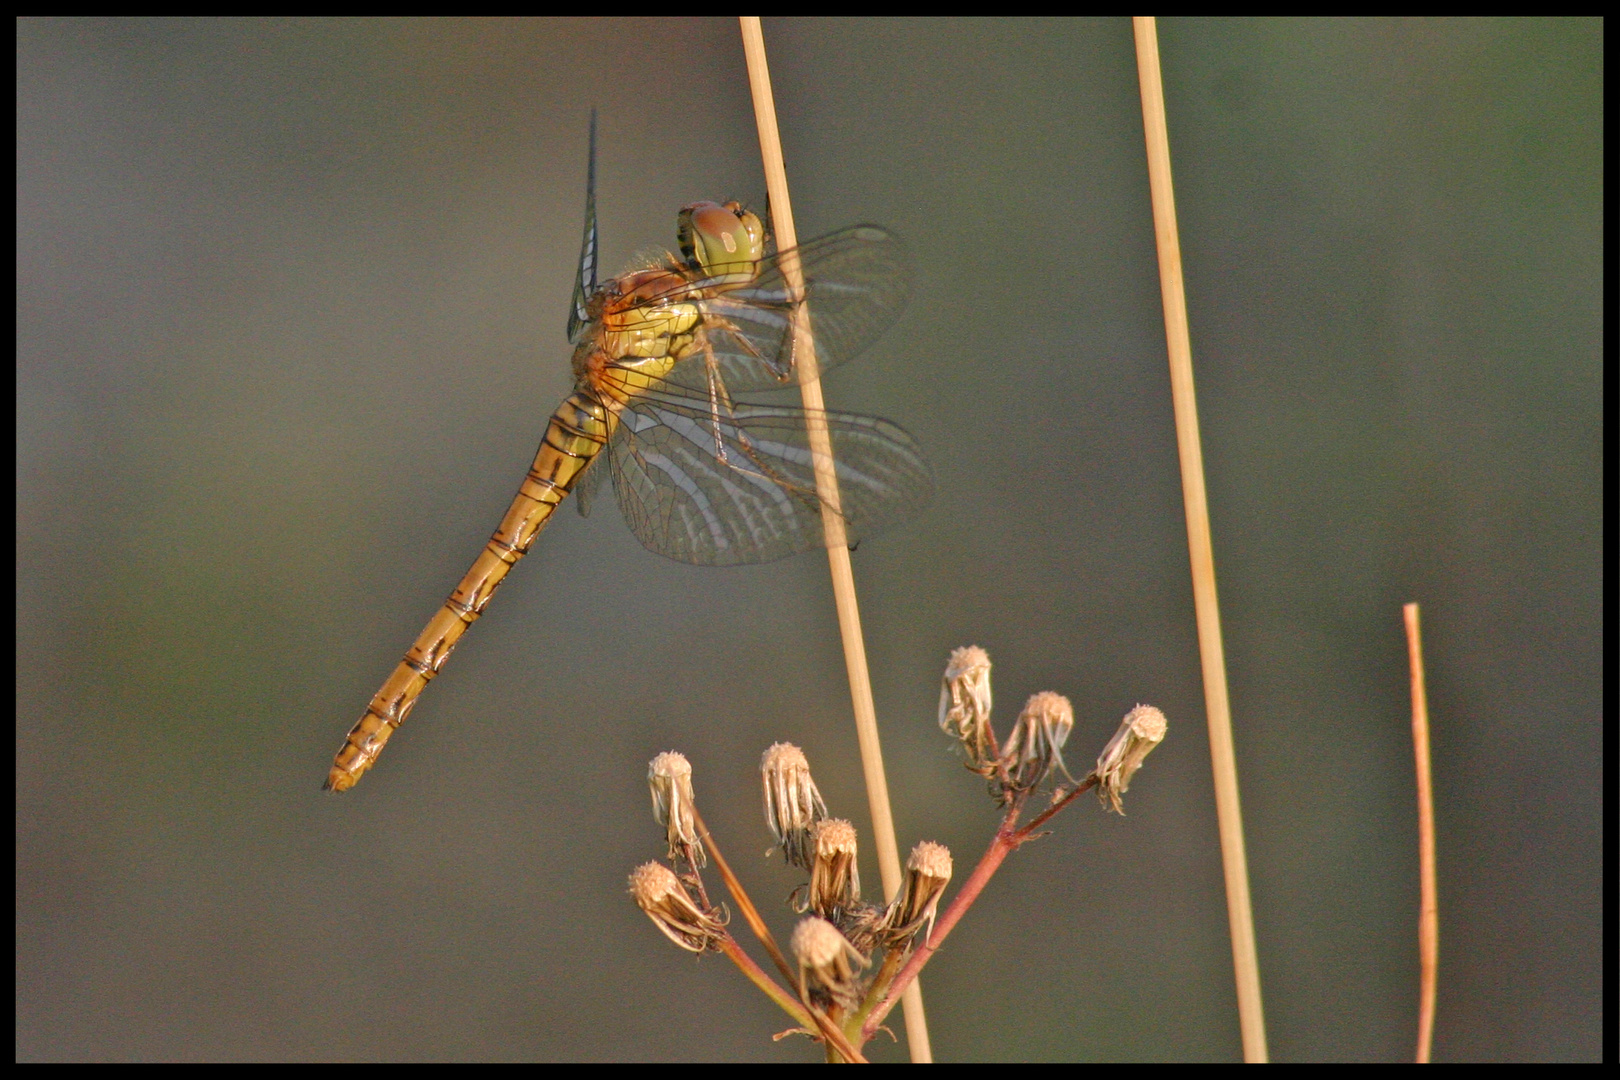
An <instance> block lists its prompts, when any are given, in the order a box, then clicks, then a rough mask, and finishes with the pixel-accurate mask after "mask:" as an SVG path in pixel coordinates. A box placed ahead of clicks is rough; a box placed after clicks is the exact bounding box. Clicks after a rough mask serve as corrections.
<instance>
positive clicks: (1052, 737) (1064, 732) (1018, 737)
mask: <svg viewBox="0 0 1620 1080" xmlns="http://www.w3.org/2000/svg"><path fill="white" fill-rule="evenodd" d="M1073 729H1074V709H1073V707H1071V706H1070V705H1069V699H1068V698H1066V697H1064V696H1063V695H1062V694H1054V693H1052V691H1050V690H1042V691H1041V692H1040V693H1039V694H1033V695H1031V696H1030V699H1029V700H1028V701H1027V702H1025V703H1024V711H1023V712H1021V713H1019V714H1018V722H1017V723H1016V724H1014V725H1013V730H1012V734H1011V735H1009V736H1007V744H1006V745H1005V746H1004V747H1002V751H1001V764H1002V765H1003V767H1005V769H1006V770H1007V783H1006V792H1004V793H1003V794H1004V797H1005V794H1006V793H1007V792H1014V791H1029V790H1031V789H1033V788H1034V787H1035V786H1036V785H1037V784H1039V783H1040V782H1041V781H1042V780H1045V779H1046V777H1047V776H1048V775H1049V774H1050V773H1051V772H1052V769H1053V768H1059V769H1062V770H1063V775H1064V776H1068V775H1069V770H1068V767H1067V766H1065V765H1064V764H1063V744H1064V742H1065V741H1067V739H1068V738H1069V732H1070V731H1072V730H1073ZM1069 778H1070V779H1071V780H1072V779H1074V778H1073V777H1069Z"/></svg>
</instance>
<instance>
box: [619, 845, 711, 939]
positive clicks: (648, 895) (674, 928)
mask: <svg viewBox="0 0 1620 1080" xmlns="http://www.w3.org/2000/svg"><path fill="white" fill-rule="evenodd" d="M630 895H631V896H633V897H635V898H636V904H637V905H638V906H639V907H640V908H641V910H642V911H645V912H646V913H647V916H648V917H649V918H650V919H652V921H653V925H654V926H656V927H658V929H660V930H662V931H663V932H664V936H665V937H667V938H669V940H671V941H673V942H674V943H675V944H677V945H679V946H680V947H681V948H683V949H686V950H688V951H690V952H695V953H701V952H703V951H704V950H706V949H716V950H717V949H719V947H720V939H721V938H723V937H724V936H725V932H726V931H725V927H723V926H722V925H721V924H720V920H718V919H716V918H715V917H714V915H713V914H711V913H710V912H706V911H704V910H703V909H702V908H700V907H698V906H697V904H695V903H693V901H692V897H691V896H690V895H689V894H688V893H687V891H686V887H685V886H684V885H682V884H681V879H680V878H678V877H676V876H675V872H674V871H673V870H671V869H670V868H669V867H667V866H665V865H664V864H663V863H659V862H650V863H643V864H642V865H641V866H638V867H636V868H635V869H634V870H632V871H631V872H630Z"/></svg>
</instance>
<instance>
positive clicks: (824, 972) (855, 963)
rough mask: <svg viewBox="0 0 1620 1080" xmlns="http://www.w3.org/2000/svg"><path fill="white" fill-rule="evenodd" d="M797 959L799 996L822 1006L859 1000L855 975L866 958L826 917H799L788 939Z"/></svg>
mask: <svg viewBox="0 0 1620 1080" xmlns="http://www.w3.org/2000/svg"><path fill="white" fill-rule="evenodd" d="M788 948H789V949H790V950H791V951H792V953H793V958H794V959H795V960H797V961H798V963H799V996H800V997H802V998H804V999H805V1000H806V1001H809V1002H811V1003H812V1004H814V1005H816V1006H818V1007H820V1008H823V1009H825V1008H826V1007H827V1006H828V1005H842V1006H844V1007H846V1008H849V1007H853V1006H854V1005H855V1004H856V1003H857V1002H858V1001H859V1000H860V989H861V988H860V982H859V981H858V980H857V978H856V975H857V973H858V972H859V970H860V969H861V968H864V967H865V966H866V965H867V964H868V963H869V961H868V960H867V958H866V957H865V956H862V955H861V953H860V952H859V951H858V950H857V949H856V948H855V946H853V945H851V944H850V943H849V940H848V939H847V938H845V937H844V935H843V934H841V933H839V931H838V927H836V926H834V925H833V924H832V923H830V922H828V921H827V920H826V919H821V918H817V917H816V916H814V915H811V916H810V917H809V918H806V919H801V920H800V921H799V925H798V926H796V927H794V928H793V936H792V937H791V938H789V939H788Z"/></svg>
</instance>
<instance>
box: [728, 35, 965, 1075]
mask: <svg viewBox="0 0 1620 1080" xmlns="http://www.w3.org/2000/svg"><path fill="white" fill-rule="evenodd" d="M741 22H742V38H743V53H744V55H745V57H746V58H747V61H748V85H749V88H750V89H751V90H752V91H753V97H754V119H755V122H756V123H757V125H758V127H759V149H760V156H761V157H762V158H763V159H764V165H765V190H766V191H767V192H768V193H769V195H770V201H771V228H772V231H773V232H774V233H775V235H776V246H777V249H778V250H780V251H783V252H787V253H789V254H788V257H787V258H785V259H783V260H782V264H781V265H782V274H783V276H784V277H785V278H786V279H787V284H788V288H789V289H790V290H792V291H793V293H794V294H795V295H796V296H803V295H804V281H803V278H802V277H801V275H800V270H799V263H798V259H797V258H796V257H795V256H794V255H793V254H792V252H793V250H794V249H795V248H797V247H798V234H797V233H796V232H795V231H794V228H793V204H792V202H791V201H790V200H789V198H788V186H787V170H786V168H785V166H784V165H783V163H782V140H781V136H780V134H779V133H778V131H777V127H776V101H775V98H774V96H773V95H772V93H771V76H770V68H769V67H768V66H767V64H766V61H765V37H764V33H763V31H762V30H761V29H760V25H759V18H758V17H757V16H746V15H745V16H743V17H742V19H741ZM807 329H808V327H807V326H806V324H805V322H804V308H803V305H800V307H799V309H798V310H797V312H796V313H795V335H796V337H795V342H794V350H793V356H794V362H795V364H797V365H798V370H799V390H800V393H801V394H802V396H803V398H804V407H805V411H806V412H807V413H808V414H809V416H810V422H809V424H808V425H807V427H808V430H809V435H810V452H811V456H812V457H813V459H814V461H815V470H816V495H817V496H818V497H819V498H820V500H821V522H822V526H823V527H824V528H825V529H826V533H827V562H828V564H829V566H830V568H831V570H832V584H833V600H834V603H835V604H836V605H837V608H838V628H839V630H840V632H841V633H842V635H843V639H844V666H845V668H846V669H847V670H848V671H849V693H850V698H851V699H852V702H853V704H854V711H855V733H856V737H857V739H858V740H859V742H860V747H861V767H862V770H863V771H864V773H865V776H866V798H867V803H868V805H869V806H870V808H871V812H872V840H873V843H874V845H875V846H876V848H877V858H878V871H879V873H881V874H882V876H883V896H884V899H885V900H891V901H892V900H893V899H894V897H895V895H896V894H898V893H899V891H900V885H901V881H902V878H901V874H900V846H899V844H898V843H897V842H896V840H895V836H894V816H893V814H892V813H891V812H890V809H889V785H888V781H887V779H885V777H884V774H883V747H882V744H881V743H880V742H879V740H878V729H877V707H876V706H875V705H874V703H873V701H872V683H871V678H870V676H869V675H868V674H867V668H866V642H865V640H864V639H863V637H862V635H861V613H860V607H859V605H858V604H857V603H856V599H855V572H854V569H853V568H852V567H851V566H850V562H849V545H848V543H847V541H846V538H845V533H844V519H843V516H842V515H841V514H840V513H839V507H840V506H841V505H842V503H841V502H840V500H839V497H838V475H837V473H836V472H835V471H834V466H833V457H832V439H831V437H830V436H829V435H828V433H827V427H826V422H825V419H824V415H825V405H824V404H823V401H822V396H821V380H820V376H819V374H818V372H817V368H816V359H815V353H814V350H813V348H812V345H811V341H810V338H809V336H808V334H807V332H806V331H807ZM905 1015H906V1045H907V1047H908V1049H909V1050H910V1052H911V1060H912V1061H913V1062H930V1061H932V1060H933V1052H932V1050H931V1049H930V1046H929V1042H928V1023H927V1020H926V1019H925V1017H924V1015H923V1004H922V990H921V988H920V987H918V986H917V985H916V983H915V982H914V983H912V985H911V987H909V988H908V989H907V992H906V998H905Z"/></svg>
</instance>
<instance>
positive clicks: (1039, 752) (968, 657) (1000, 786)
mask: <svg viewBox="0 0 1620 1080" xmlns="http://www.w3.org/2000/svg"><path fill="white" fill-rule="evenodd" d="M990 707H991V694H990V654H989V653H987V652H985V651H984V650H983V649H981V648H979V647H978V646H977V645H968V646H964V647H963V648H960V649H955V650H953V651H952V652H951V655H950V659H949V660H948V661H946V664H945V677H944V679H943V680H942V682H941V684H940V690H939V726H940V729H941V730H943V731H944V732H945V733H946V734H947V735H950V736H951V737H952V738H953V739H955V740H956V742H957V743H958V744H959V745H960V746H961V748H962V752H963V754H964V756H965V757H966V759H967V767H968V768H969V769H971V770H973V771H974V772H976V773H978V774H979V775H980V776H982V777H984V778H985V779H986V780H988V781H989V784H990V794H991V796H992V797H993V798H994V799H995V800H996V803H997V804H998V805H1001V806H1007V805H1009V804H1011V803H1013V802H1015V801H1017V800H1019V799H1021V798H1022V797H1023V796H1025V795H1027V794H1028V793H1029V792H1031V791H1034V790H1035V789H1036V788H1038V787H1039V786H1040V785H1041V784H1043V783H1045V782H1046V780H1047V779H1048V778H1049V777H1050V776H1051V775H1052V773H1053V771H1054V770H1056V771H1060V772H1062V773H1063V775H1064V777H1065V778H1067V779H1068V781H1069V782H1070V783H1071V784H1072V783H1077V782H1078V783H1093V784H1096V786H1097V788H1098V795H1099V796H1100V797H1101V798H1102V799H1103V804H1104V805H1105V806H1109V807H1110V808H1111V809H1113V810H1115V811H1118V812H1120V813H1124V811H1123V810H1121V809H1120V802H1119V796H1120V794H1122V793H1123V792H1124V791H1125V789H1126V787H1127V786H1128V785H1129V784H1130V777H1131V774H1132V773H1134V772H1135V771H1136V770H1137V769H1138V768H1140V767H1141V765H1142V759H1143V758H1144V757H1146V756H1147V754H1148V752H1149V751H1151V750H1152V749H1153V747H1155V746H1157V745H1158V744H1159V741H1160V740H1162V739H1163V738H1164V732H1165V727H1166V725H1165V720H1164V714H1163V713H1161V712H1159V710H1157V709H1155V708H1153V707H1152V706H1150V705H1138V706H1137V707H1136V708H1135V709H1133V710H1131V712H1130V714H1129V715H1127V716H1126V717H1125V724H1124V725H1123V726H1121V728H1120V730H1119V732H1118V733H1117V734H1115V736H1114V738H1113V741H1111V742H1110V743H1109V744H1108V747H1107V748H1106V749H1104V750H1103V755H1102V757H1100V758H1098V759H1097V769H1096V771H1095V772H1094V773H1092V774H1090V776H1088V777H1086V778H1085V779H1084V780H1082V781H1076V780H1075V778H1074V777H1073V776H1071V775H1070V773H1069V769H1068V766H1067V765H1065V764H1064V762H1063V745H1064V743H1066V742H1067V741H1068V739H1069V733H1070V732H1072V731H1073V730H1074V707H1073V706H1072V705H1070V704H1069V699H1068V698H1066V697H1064V696H1063V695H1062V694H1054V693H1053V692H1051V691H1050V690H1043V691H1041V692H1040V693H1038V694H1032V695H1031V696H1030V698H1029V700H1028V701H1026V702H1025V703H1024V708H1023V710H1022V711H1020V712H1019V714H1018V719H1017V720H1016V721H1015V722H1014V723H1013V729H1012V733H1011V734H1009V735H1008V736H1007V741H1006V742H1005V743H1001V744H998V743H997V741H996V733H995V728H994V727H993V726H992V725H991V723H990ZM1150 714H1151V715H1150ZM1154 717H1156V718H1157V719H1156V720H1154V719H1153V718H1154ZM1133 725H1135V726H1133ZM1127 729H1130V731H1131V732H1132V733H1131V734H1127ZM1155 732H1156V734H1154V733H1155ZM1060 790H1061V789H1060Z"/></svg>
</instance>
